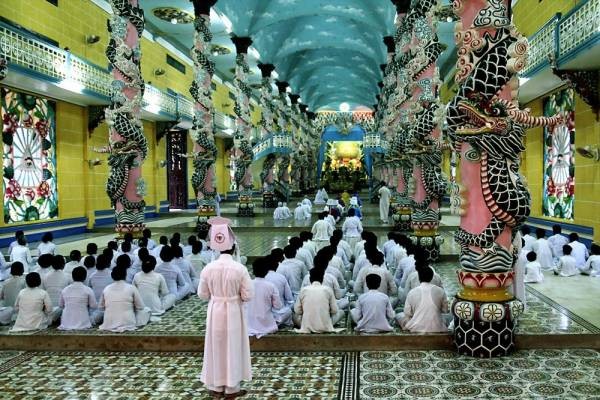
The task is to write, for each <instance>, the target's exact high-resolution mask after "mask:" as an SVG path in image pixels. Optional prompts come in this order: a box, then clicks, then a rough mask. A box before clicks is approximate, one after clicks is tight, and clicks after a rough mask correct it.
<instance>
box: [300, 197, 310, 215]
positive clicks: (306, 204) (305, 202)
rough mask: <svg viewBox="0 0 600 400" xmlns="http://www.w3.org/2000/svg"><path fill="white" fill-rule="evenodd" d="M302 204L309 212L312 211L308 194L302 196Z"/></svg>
mask: <svg viewBox="0 0 600 400" xmlns="http://www.w3.org/2000/svg"><path fill="white" fill-rule="evenodd" d="M302 205H303V206H306V208H307V209H308V212H309V213H311V212H312V203H311V201H310V200H309V199H308V196H304V199H302Z"/></svg>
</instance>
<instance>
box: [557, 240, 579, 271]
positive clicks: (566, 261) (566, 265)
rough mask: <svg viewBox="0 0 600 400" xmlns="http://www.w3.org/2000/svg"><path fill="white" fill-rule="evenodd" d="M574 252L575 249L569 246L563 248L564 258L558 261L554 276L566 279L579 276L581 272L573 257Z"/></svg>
mask: <svg viewBox="0 0 600 400" xmlns="http://www.w3.org/2000/svg"><path fill="white" fill-rule="evenodd" d="M572 251H573V249H572V248H571V246H569V245H568V244H565V245H564V246H563V256H562V257H560V258H559V259H558V265H557V266H556V269H555V270H554V275H560V276H565V277H567V276H575V275H579V273H580V271H579V268H577V260H575V257H573V256H572V255H571V252H572Z"/></svg>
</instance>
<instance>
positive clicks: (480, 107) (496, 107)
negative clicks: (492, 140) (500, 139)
mask: <svg viewBox="0 0 600 400" xmlns="http://www.w3.org/2000/svg"><path fill="white" fill-rule="evenodd" d="M458 110H459V111H460V112H461V113H462V114H463V115H464V116H465V117H466V118H467V120H468V122H467V125H466V126H461V127H459V128H458V129H457V130H456V135H458V136H476V135H484V134H486V133H493V134H497V135H504V134H507V133H508V132H509V130H510V128H511V125H512V121H511V118H510V117H509V116H508V113H507V110H506V107H505V106H504V104H503V103H502V102H498V101H492V102H477V101H474V100H462V101H460V102H459V103H458Z"/></svg>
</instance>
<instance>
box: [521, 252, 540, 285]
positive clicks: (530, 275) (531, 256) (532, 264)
mask: <svg viewBox="0 0 600 400" xmlns="http://www.w3.org/2000/svg"><path fill="white" fill-rule="evenodd" d="M525 245H527V242H525ZM543 281H544V274H543V273H542V266H541V265H540V263H539V262H537V255H536V254H535V252H534V251H530V252H529V253H527V264H525V279H524V282H525V283H542V282H543Z"/></svg>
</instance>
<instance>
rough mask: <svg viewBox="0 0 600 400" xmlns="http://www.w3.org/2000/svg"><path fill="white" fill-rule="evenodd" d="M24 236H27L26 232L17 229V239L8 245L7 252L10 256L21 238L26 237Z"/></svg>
mask: <svg viewBox="0 0 600 400" xmlns="http://www.w3.org/2000/svg"><path fill="white" fill-rule="evenodd" d="M24 236H25V232H23V231H21V230H17V231H15V240H13V241H12V242H10V244H9V245H8V253H7V254H8V256H9V257H10V255H11V254H12V250H13V249H14V248H15V246H17V245H18V244H19V238H20V237H24ZM26 241H27V240H26ZM23 267H26V265H23Z"/></svg>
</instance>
